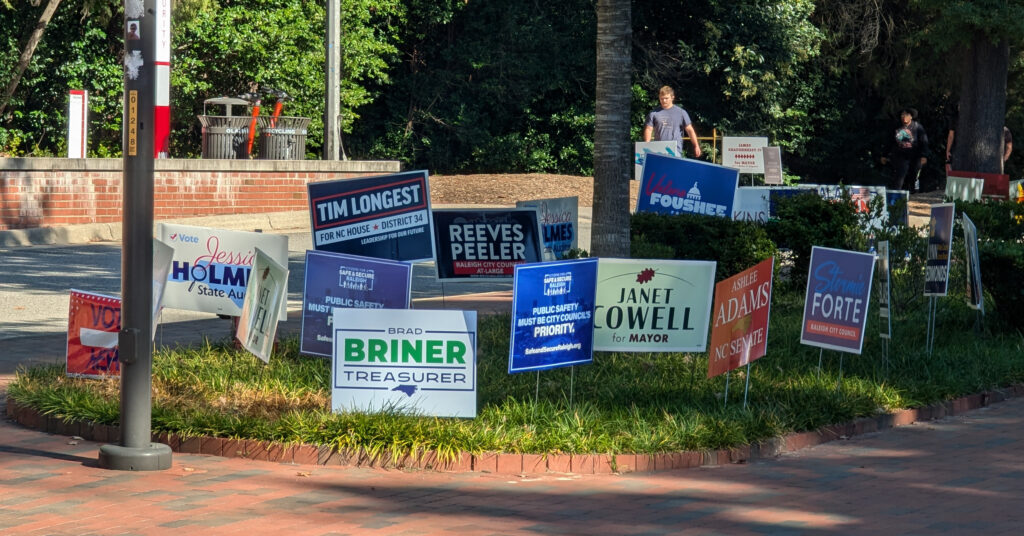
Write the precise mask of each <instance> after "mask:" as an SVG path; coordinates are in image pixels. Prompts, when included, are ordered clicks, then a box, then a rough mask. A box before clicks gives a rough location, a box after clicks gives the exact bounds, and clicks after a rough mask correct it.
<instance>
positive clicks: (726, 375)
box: [722, 370, 732, 408]
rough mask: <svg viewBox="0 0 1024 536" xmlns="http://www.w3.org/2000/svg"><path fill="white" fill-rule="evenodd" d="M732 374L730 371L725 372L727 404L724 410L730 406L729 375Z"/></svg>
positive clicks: (725, 403) (723, 405) (724, 405)
mask: <svg viewBox="0 0 1024 536" xmlns="http://www.w3.org/2000/svg"><path fill="white" fill-rule="evenodd" d="M730 372H732V371H729V370H727V371H725V397H724V398H725V402H724V403H723V404H722V407H723V408H724V407H726V406H728V405H729V373H730Z"/></svg>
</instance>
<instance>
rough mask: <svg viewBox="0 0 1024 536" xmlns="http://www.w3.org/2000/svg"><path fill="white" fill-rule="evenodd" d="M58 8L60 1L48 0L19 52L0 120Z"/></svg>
mask: <svg viewBox="0 0 1024 536" xmlns="http://www.w3.org/2000/svg"><path fill="white" fill-rule="evenodd" d="M58 6H60V0H49V1H48V2H47V3H46V7H45V8H44V9H43V13H42V14H41V15H39V22H37V23H36V27H35V28H34V29H33V30H32V35H30V36H29V38H28V43H25V49H24V50H22V51H21V57H19V58H18V66H17V67H15V69H14V76H13V77H12V78H11V81H10V82H9V83H8V84H7V89H6V90H5V91H4V96H3V100H0V118H2V117H3V116H4V109H6V108H7V103H9V102H10V101H11V97H12V96H13V95H14V90H16V89H18V83H19V82H21V76H22V75H23V74H25V69H28V64H29V63H31V62H32V55H33V54H35V52H36V46H37V45H39V41H41V40H42V39H43V31H44V30H46V25H47V24H49V23H50V19H51V18H53V14H54V13H55V12H56V11H57V7H58Z"/></svg>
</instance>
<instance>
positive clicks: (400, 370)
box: [331, 307, 476, 417]
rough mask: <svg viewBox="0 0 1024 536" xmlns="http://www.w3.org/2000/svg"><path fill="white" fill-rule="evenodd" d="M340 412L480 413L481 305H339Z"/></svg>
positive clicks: (336, 369)
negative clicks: (478, 313)
mask: <svg viewBox="0 0 1024 536" xmlns="http://www.w3.org/2000/svg"><path fill="white" fill-rule="evenodd" d="M331 376H332V377H333V379H334V380H333V383H332V385H333V390H332V392H331V407H332V408H333V409H334V411H336V412H337V411H367V412H373V411H382V410H386V411H393V410H396V411H407V412H410V413H415V414H418V415H432V416H435V417H476V311H450V310H443V311H438V310H412V309H408V310H396V309H343V308H340V307H339V308H335V309H334V359H333V360H332V366H331Z"/></svg>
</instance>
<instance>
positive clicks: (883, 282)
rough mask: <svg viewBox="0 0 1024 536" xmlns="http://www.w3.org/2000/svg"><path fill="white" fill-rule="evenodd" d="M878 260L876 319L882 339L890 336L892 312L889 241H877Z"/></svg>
mask: <svg viewBox="0 0 1024 536" xmlns="http://www.w3.org/2000/svg"><path fill="white" fill-rule="evenodd" d="M877 256H878V262H877V263H876V266H877V268H878V269H877V270H876V272H877V273H878V284H877V285H875V286H876V287H877V288H878V319H879V322H880V324H881V326H880V327H879V329H880V330H881V331H879V333H878V335H879V337H880V338H882V339H891V338H892V313H891V311H890V309H889V307H890V302H891V300H890V298H891V295H890V288H889V285H890V281H889V277H890V272H889V241H888V240H880V241H879V242H878V253H877Z"/></svg>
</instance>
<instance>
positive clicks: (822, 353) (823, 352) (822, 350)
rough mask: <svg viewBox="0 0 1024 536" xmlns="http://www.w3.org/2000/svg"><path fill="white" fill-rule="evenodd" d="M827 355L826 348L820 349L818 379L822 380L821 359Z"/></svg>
mask: <svg viewBox="0 0 1024 536" xmlns="http://www.w3.org/2000/svg"><path fill="white" fill-rule="evenodd" d="M824 354H825V349H824V348H819V349H818V377H819V378H821V357H822V356H823V355H824Z"/></svg>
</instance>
